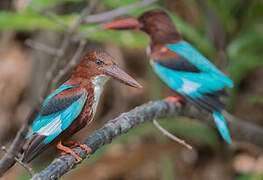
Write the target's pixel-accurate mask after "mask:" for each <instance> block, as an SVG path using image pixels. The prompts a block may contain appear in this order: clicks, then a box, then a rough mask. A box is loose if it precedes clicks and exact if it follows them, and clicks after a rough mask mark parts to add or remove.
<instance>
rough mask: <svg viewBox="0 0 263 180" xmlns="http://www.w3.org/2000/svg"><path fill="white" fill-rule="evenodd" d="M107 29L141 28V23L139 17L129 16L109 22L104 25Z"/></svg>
mask: <svg viewBox="0 0 263 180" xmlns="http://www.w3.org/2000/svg"><path fill="white" fill-rule="evenodd" d="M104 28H105V29H116V30H124V29H139V28H140V23H139V21H138V20H137V19H134V18H127V19H122V20H119V21H115V22H113V23H109V24H106V25H104Z"/></svg>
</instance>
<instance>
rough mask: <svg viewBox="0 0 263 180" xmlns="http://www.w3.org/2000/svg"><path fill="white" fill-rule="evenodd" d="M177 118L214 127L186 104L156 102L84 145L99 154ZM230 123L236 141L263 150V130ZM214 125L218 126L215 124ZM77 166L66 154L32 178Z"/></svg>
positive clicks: (120, 119) (234, 120)
mask: <svg viewBox="0 0 263 180" xmlns="http://www.w3.org/2000/svg"><path fill="white" fill-rule="evenodd" d="M177 115H184V116H188V117H189V116H190V117H194V118H199V119H202V120H205V122H209V124H213V123H212V122H213V121H212V117H211V114H209V113H206V112H200V111H199V110H197V109H196V108H194V107H193V106H191V105H186V106H184V107H183V108H182V109H181V108H180V107H178V106H177V105H176V104H174V103H172V102H164V101H155V102H149V103H147V104H144V105H141V106H138V107H136V108H135V109H133V110H131V111H129V112H126V113H123V114H121V115H120V116H119V117H117V118H115V119H114V120H111V121H109V122H108V123H107V124H105V125H104V126H103V127H102V128H100V129H99V130H97V131H95V132H94V133H92V134H91V136H89V137H88V138H87V139H86V140H84V143H85V144H86V145H88V146H89V147H90V148H91V149H92V152H91V154H93V153H95V151H96V150H98V149H99V148H100V147H101V146H103V145H104V144H109V143H111V141H112V140H113V139H114V138H115V137H117V136H120V135H122V134H125V133H127V132H128V131H129V130H131V129H132V128H134V127H136V126H138V125H140V124H142V123H144V122H147V121H152V120H154V119H155V118H168V117H176V116H177ZM224 115H225V116H226V118H227V120H228V125H229V128H230V132H231V134H232V136H233V138H234V139H238V140H242V141H248V142H251V143H254V144H256V145H258V146H260V147H262V148H263V128H260V127H258V126H256V125H253V124H250V123H248V122H245V121H241V120H239V119H237V118H235V117H234V116H231V115H229V114H228V113H225V114H224ZM213 125H214V124H213ZM73 150H74V151H75V152H77V153H78V154H79V156H80V157H82V158H83V159H85V158H88V157H90V156H91V154H86V151H85V150H82V149H81V148H74V149H73ZM76 165H77V162H76V160H75V159H74V158H73V157H72V156H70V155H63V156H61V157H59V158H57V159H55V160H54V161H53V162H52V163H51V164H50V165H49V166H48V167H47V168H46V169H45V170H43V171H42V172H40V173H39V174H37V175H35V176H34V177H33V178H32V179H34V180H42V179H43V180H44V179H58V178H60V177H61V176H63V175H64V174H66V173H67V172H69V171H70V170H72V169H73V168H75V167H76Z"/></svg>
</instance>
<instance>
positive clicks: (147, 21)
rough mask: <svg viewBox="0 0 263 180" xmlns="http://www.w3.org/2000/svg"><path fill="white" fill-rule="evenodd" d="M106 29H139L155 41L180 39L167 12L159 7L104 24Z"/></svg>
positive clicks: (166, 41) (167, 41)
mask: <svg viewBox="0 0 263 180" xmlns="http://www.w3.org/2000/svg"><path fill="white" fill-rule="evenodd" d="M105 28H106V29H115V30H125V29H126V30H127V29H132V30H140V31H143V32H146V33H147V34H148V35H149V36H150V37H151V39H152V41H155V42H158V41H160V42H165V43H169V42H174V41H179V40H181V39H182V36H181V35H180V33H179V32H178V31H177V29H176V26H175V24H174V23H173V21H172V19H171V18H170V17H169V16H168V14H167V13H166V12H164V11H162V10H160V9H153V10H150V11H147V12H145V13H143V14H142V15H141V16H139V17H138V19H133V18H128V19H122V20H118V21H115V22H113V23H109V24H106V25H105Z"/></svg>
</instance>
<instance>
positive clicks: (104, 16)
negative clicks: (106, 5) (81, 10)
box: [85, 0, 158, 24]
mask: <svg viewBox="0 0 263 180" xmlns="http://www.w3.org/2000/svg"><path fill="white" fill-rule="evenodd" d="M157 1H158V0H143V1H140V2H137V3H135V4H132V5H129V6H123V7H119V8H117V9H114V10H111V11H107V12H103V13H100V14H94V15H90V16H88V17H86V19H85V22H86V23H88V24H91V23H102V22H106V21H109V20H112V19H114V18H116V17H119V16H122V15H125V14H128V13H130V12H132V11H134V10H136V9H139V8H142V7H147V6H149V5H151V4H153V3H155V2H157Z"/></svg>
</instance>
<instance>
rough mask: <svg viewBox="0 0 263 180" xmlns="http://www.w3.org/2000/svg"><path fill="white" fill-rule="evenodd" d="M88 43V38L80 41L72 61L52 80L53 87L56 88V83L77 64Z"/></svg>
mask: <svg viewBox="0 0 263 180" xmlns="http://www.w3.org/2000/svg"><path fill="white" fill-rule="evenodd" d="M86 43H87V41H86V40H81V41H80V43H79V46H78V49H77V50H76V52H75V54H74V56H73V57H72V59H71V60H70V62H69V63H68V64H67V66H65V68H63V69H61V70H60V71H59V72H58V75H57V76H56V77H55V78H54V79H53V80H52V89H54V87H55V85H56V84H57V83H58V82H59V81H60V80H61V78H62V77H64V76H65V75H66V74H67V73H69V72H70V71H71V70H72V69H73V68H74V67H75V66H76V65H77V63H78V61H79V60H80V57H81V55H82V53H83V51H84V48H85V45H86Z"/></svg>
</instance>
